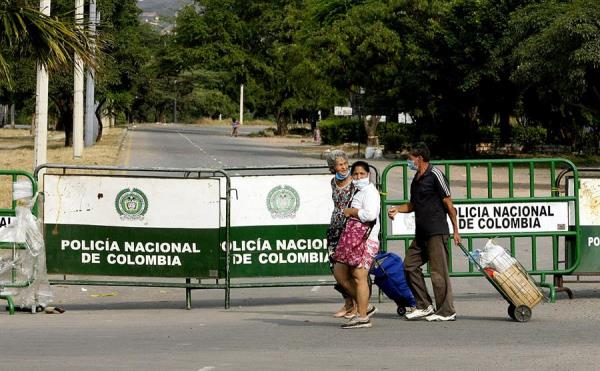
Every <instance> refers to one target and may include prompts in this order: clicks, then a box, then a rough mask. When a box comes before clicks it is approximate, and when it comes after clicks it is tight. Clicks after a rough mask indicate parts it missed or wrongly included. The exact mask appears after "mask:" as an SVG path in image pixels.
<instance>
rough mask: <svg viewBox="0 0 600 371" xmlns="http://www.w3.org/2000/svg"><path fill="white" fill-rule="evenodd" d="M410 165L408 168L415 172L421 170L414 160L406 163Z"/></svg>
mask: <svg viewBox="0 0 600 371" xmlns="http://www.w3.org/2000/svg"><path fill="white" fill-rule="evenodd" d="M406 162H407V163H408V168H409V169H411V170H414V171H417V170H419V168H418V167H417V165H416V164H415V162H414V161H413V160H407V161H406Z"/></svg>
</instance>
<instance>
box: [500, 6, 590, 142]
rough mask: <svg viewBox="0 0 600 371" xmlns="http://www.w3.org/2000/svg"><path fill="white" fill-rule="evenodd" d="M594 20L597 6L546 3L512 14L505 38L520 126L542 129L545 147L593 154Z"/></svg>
mask: <svg viewBox="0 0 600 371" xmlns="http://www.w3.org/2000/svg"><path fill="white" fill-rule="evenodd" d="M599 15H600V3H599V2H597V1H591V0H574V1H567V2H564V1H545V2H543V3H539V4H531V5H529V6H527V7H524V8H522V9H519V10H517V11H516V12H514V13H513V14H512V15H511V21H510V32H509V33H508V34H507V37H508V38H509V40H510V41H511V42H512V44H511V46H512V48H511V52H512V63H513V69H512V79H513V80H514V81H515V82H516V83H517V84H518V86H519V87H520V94H521V105H520V111H521V112H520V115H521V116H523V118H524V120H523V122H522V124H523V125H526V126H538V125H543V126H544V127H546V128H547V131H548V136H549V137H548V138H547V139H548V140H549V141H550V142H553V143H561V144H567V145H570V146H573V147H574V148H579V149H586V147H587V149H590V150H593V151H596V152H597V151H598V143H599V139H600V136H599V134H600V127H599V120H600V108H599V107H600V18H599ZM590 134H591V135H590ZM590 140H591V141H590Z"/></svg>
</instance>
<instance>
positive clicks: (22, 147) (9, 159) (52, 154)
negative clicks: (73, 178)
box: [0, 128, 125, 205]
mask: <svg viewBox="0 0 600 371" xmlns="http://www.w3.org/2000/svg"><path fill="white" fill-rule="evenodd" d="M124 134H125V129H124V128H104V129H103V133H102V140H101V141H100V142H98V143H96V145H94V146H93V147H88V148H84V150H83V153H82V156H81V158H79V159H74V158H73V147H65V146H64V141H65V136H64V132H56V131H49V132H48V153H47V158H48V163H59V164H68V165H117V164H118V156H119V147H120V145H121V141H122V140H123V136H124ZM33 145H34V137H33V135H31V133H30V132H29V130H28V129H25V130H23V129H0V157H1V160H0V169H3V170H23V171H27V172H29V173H33V171H34V152H33ZM3 178H4V177H3ZM11 187H12V182H3V181H0V205H10V200H11V199H12V189H11Z"/></svg>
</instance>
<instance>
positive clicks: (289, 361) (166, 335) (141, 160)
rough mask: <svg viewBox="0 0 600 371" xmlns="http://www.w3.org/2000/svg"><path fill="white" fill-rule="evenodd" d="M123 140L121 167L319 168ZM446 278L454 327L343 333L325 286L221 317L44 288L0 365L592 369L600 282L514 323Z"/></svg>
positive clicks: (251, 151) (478, 294)
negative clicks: (50, 300) (46, 301)
mask: <svg viewBox="0 0 600 371" xmlns="http://www.w3.org/2000/svg"><path fill="white" fill-rule="evenodd" d="M152 128H155V126H152ZM162 130H164V127H163V128H162ZM248 130H256V129H253V128H248V127H244V128H242V134H245V133H247V131H248ZM129 135H130V137H129V141H128V142H127V143H126V148H129V155H125V157H124V159H123V161H124V163H127V164H128V165H130V166H171V167H198V166H202V167H205V166H209V167H213V166H214V167H221V166H218V165H222V166H243V165H269V164H306V163H319V162H320V161H321V160H318V159H317V158H315V157H314V156H308V155H302V154H300V153H298V152H294V151H291V150H288V149H285V148H281V144H280V143H279V144H278V145H275V144H273V142H270V143H271V144H269V143H266V142H265V141H264V140H261V139H260V138H247V137H238V138H231V137H229V136H228V129H227V128H214V127H210V128H204V129H199V130H195V129H194V130H189V129H186V130H184V129H181V128H180V129H178V130H176V131H175V132H168V133H157V132H156V131H150V130H134V131H132V132H130V133H129ZM453 284H454V290H455V294H456V308H457V311H458V320H457V321H456V322H454V323H426V322H407V321H404V320H401V319H399V318H398V317H397V316H396V315H395V305H394V304H393V303H390V302H388V301H385V302H384V303H381V304H379V305H378V306H379V308H380V312H379V313H378V314H376V315H375V317H374V319H373V323H374V327H373V328H372V329H366V330H354V331H352V330H342V329H340V328H339V325H340V323H341V322H340V321H339V320H336V319H334V318H332V317H331V313H333V312H334V311H335V310H336V309H337V308H338V306H339V303H340V300H339V297H338V295H337V294H336V293H335V292H334V291H333V290H332V289H331V288H329V287H302V288H269V289H237V290H233V292H232V308H231V309H230V310H224V309H223V292H222V291H217V290H214V291H209V290H204V291H197V292H194V294H193V298H194V300H193V307H194V309H193V310H191V311H186V310H184V309H182V308H183V306H184V293H183V291H182V290H176V289H157V288H153V289H149V288H121V287H114V288H110V287H78V286H55V287H54V292H55V298H56V301H57V303H58V304H61V305H64V307H65V308H66V309H67V312H65V313H64V314H60V315H59V314H54V315H48V314H36V315H31V314H25V313H19V314H17V315H16V316H13V317H9V316H8V315H7V314H6V313H4V312H2V313H0V326H1V328H0V334H1V335H2V337H1V338H0V349H1V351H0V357H1V362H0V369H9V368H16V369H24V370H37V369H46V370H59V369H60V370H64V369H77V370H79V369H92V370H104V369H127V370H129V369H134V370H146V369H150V370H155V369H156V370H159V369H166V368H168V369H175V370H282V369H287V370H338V369H339V370H341V369H356V370H367V369H368V370H399V369H415V370H416V369H423V370H483V369H507V370H523V369H526V370H596V369H598V366H597V364H598V363H600V352H598V349H600V339H599V337H598V334H599V333H600V312H599V311H598V309H597V308H598V305H600V290H599V289H600V284H580V285H577V286H574V288H575V290H576V291H575V294H576V296H577V299H576V300H574V301H569V300H566V299H564V297H563V296H561V299H560V300H559V301H558V303H556V304H541V305H540V306H538V307H536V308H535V310H534V314H533V315H534V317H533V319H532V320H531V321H530V322H528V323H525V324H523V323H516V322H512V321H510V320H509V319H508V316H507V315H506V307H507V304H506V303H505V302H504V301H503V300H502V299H501V298H500V297H499V295H498V294H497V293H496V292H495V291H493V289H491V288H490V287H489V286H488V285H487V283H485V282H484V281H483V279H457V280H454V282H453Z"/></svg>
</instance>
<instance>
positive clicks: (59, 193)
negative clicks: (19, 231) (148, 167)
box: [44, 174, 220, 228]
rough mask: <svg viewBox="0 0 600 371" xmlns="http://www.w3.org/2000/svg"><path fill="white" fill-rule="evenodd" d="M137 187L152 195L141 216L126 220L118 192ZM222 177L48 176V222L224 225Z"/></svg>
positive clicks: (150, 226)
mask: <svg viewBox="0 0 600 371" xmlns="http://www.w3.org/2000/svg"><path fill="white" fill-rule="evenodd" d="M134 188H137V189H139V190H140V191H142V192H143V193H144V195H145V196H146V198H147V199H148V209H147V212H146V214H145V215H144V216H143V217H142V218H141V219H139V220H131V219H126V218H122V217H121V216H120V215H119V213H118V211H117V208H116V205H115V202H116V198H117V195H118V194H119V192H121V191H122V190H124V189H134ZM219 204H220V196H219V180H218V179H181V178H178V179H165V178H132V177H117V176H115V177H103V176H85V175H82V176H79V175H55V174H46V175H45V176H44V223H45V224H78V225H98V226H118V227H137V228H219Z"/></svg>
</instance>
